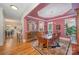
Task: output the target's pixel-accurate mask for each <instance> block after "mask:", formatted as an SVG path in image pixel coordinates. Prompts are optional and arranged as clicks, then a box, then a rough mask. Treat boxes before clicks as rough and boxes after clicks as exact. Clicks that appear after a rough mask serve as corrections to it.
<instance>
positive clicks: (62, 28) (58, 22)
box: [53, 19, 65, 37]
mask: <svg viewBox="0 0 79 59" xmlns="http://www.w3.org/2000/svg"><path fill="white" fill-rule="evenodd" d="M64 24H65V20H63V19H58V20H53V32H56V25H60V32H61V36H62V37H63V36H64Z"/></svg>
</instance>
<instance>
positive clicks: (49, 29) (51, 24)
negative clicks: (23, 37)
mask: <svg viewBox="0 0 79 59" xmlns="http://www.w3.org/2000/svg"><path fill="white" fill-rule="evenodd" d="M48 32H51V33H52V32H53V22H49V23H48Z"/></svg>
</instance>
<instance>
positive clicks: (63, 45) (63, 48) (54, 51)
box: [32, 40, 72, 55]
mask: <svg viewBox="0 0 79 59" xmlns="http://www.w3.org/2000/svg"><path fill="white" fill-rule="evenodd" d="M37 44H38V41H37V40H36V41H33V42H32V45H33V47H34V48H35V49H36V50H37V51H38V52H39V53H40V54H42V55H66V54H69V55H71V54H72V53H71V50H72V49H71V45H70V47H69V48H68V45H69V43H68V42H60V43H59V44H60V47H55V48H52V47H49V48H48V49H47V48H46V47H45V48H44V47H43V48H41V47H39V46H38V45H37Z"/></svg>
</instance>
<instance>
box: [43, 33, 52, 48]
mask: <svg viewBox="0 0 79 59" xmlns="http://www.w3.org/2000/svg"><path fill="white" fill-rule="evenodd" d="M42 38H43V39H45V40H46V41H47V49H48V48H49V41H50V40H51V39H52V34H45V35H43V36H42Z"/></svg>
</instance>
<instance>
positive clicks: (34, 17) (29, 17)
mask: <svg viewBox="0 0 79 59" xmlns="http://www.w3.org/2000/svg"><path fill="white" fill-rule="evenodd" d="M27 17H29V18H33V19H37V20H39V21H46V20H44V19H40V18H37V17H33V16H27Z"/></svg>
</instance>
